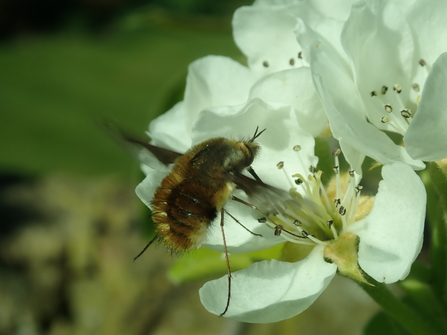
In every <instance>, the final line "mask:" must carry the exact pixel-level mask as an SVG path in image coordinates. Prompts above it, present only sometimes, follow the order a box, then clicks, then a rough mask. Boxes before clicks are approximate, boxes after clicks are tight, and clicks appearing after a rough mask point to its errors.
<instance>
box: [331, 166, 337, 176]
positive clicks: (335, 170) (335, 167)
mask: <svg viewBox="0 0 447 335" xmlns="http://www.w3.org/2000/svg"><path fill="white" fill-rule="evenodd" d="M332 171H334V173H335V174H338V166H334V167H332Z"/></svg>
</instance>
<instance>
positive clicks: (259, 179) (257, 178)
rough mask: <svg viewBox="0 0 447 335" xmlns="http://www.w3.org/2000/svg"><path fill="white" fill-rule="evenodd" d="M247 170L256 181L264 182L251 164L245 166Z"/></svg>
mask: <svg viewBox="0 0 447 335" xmlns="http://www.w3.org/2000/svg"><path fill="white" fill-rule="evenodd" d="M247 171H248V173H249V174H251V175H252V176H253V178H255V180H256V181H259V182H260V183H263V184H264V182H263V181H262V180H261V178H259V176H258V174H257V173H256V172H255V170H253V168H252V167H251V166H249V167H248V168H247Z"/></svg>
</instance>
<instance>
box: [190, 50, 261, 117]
mask: <svg viewBox="0 0 447 335" xmlns="http://www.w3.org/2000/svg"><path fill="white" fill-rule="evenodd" d="M254 81H255V78H254V76H253V74H252V72H251V71H250V69H248V68H247V67H245V66H243V65H241V64H240V63H238V62H236V61H234V60H232V59H231V58H228V57H223V56H207V57H204V58H201V59H198V60H196V61H195V62H193V63H191V65H190V66H189V71H188V77H187V79H186V90H185V104H186V106H187V111H188V113H190V115H191V116H192V121H193V120H194V119H195V118H196V117H197V115H198V114H199V113H200V111H201V110H202V109H204V108H207V107H213V106H231V105H238V104H242V103H245V102H246V101H247V97H248V93H249V90H250V87H251V86H252V85H253V84H254Z"/></svg>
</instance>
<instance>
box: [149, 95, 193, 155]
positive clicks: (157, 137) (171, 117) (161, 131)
mask: <svg viewBox="0 0 447 335" xmlns="http://www.w3.org/2000/svg"><path fill="white" fill-rule="evenodd" d="M189 123H190V121H189V115H188V113H187V110H186V109H185V102H184V101H181V102H179V103H177V104H176V105H175V106H174V107H172V108H171V109H170V110H169V111H167V112H166V113H164V114H162V115H160V116H159V117H158V118H156V119H155V120H153V121H152V122H151V123H150V125H149V132H148V133H147V134H148V135H149V136H150V137H151V139H152V142H151V143H152V144H154V145H156V146H159V147H162V148H166V149H171V150H174V151H176V152H180V153H184V152H185V151H186V150H188V149H189V148H190V147H191V127H190V125H189Z"/></svg>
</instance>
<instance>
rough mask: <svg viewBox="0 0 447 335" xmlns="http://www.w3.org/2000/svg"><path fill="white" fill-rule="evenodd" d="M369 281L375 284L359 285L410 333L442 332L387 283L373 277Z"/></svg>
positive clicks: (428, 334) (431, 334)
mask: <svg viewBox="0 0 447 335" xmlns="http://www.w3.org/2000/svg"><path fill="white" fill-rule="evenodd" d="M368 281H369V282H370V283H372V284H373V285H374V286H371V285H368V284H362V283H359V285H360V286H361V287H362V288H363V289H364V290H365V291H366V293H368V294H369V296H370V297H371V298H373V299H374V300H375V301H376V302H377V303H378V304H379V305H380V306H381V307H382V308H383V310H384V311H385V313H387V314H388V315H389V316H391V317H392V318H393V319H394V320H395V321H397V322H398V323H399V324H400V325H401V326H402V328H404V329H405V330H406V331H408V333H410V334H412V335H439V334H442V332H440V331H439V330H437V329H435V328H434V327H433V325H432V324H431V323H428V322H427V321H426V320H424V319H423V318H422V317H421V316H420V315H419V314H417V313H415V312H414V311H413V310H412V309H410V308H409V307H408V306H407V305H405V304H404V303H403V302H402V301H401V300H399V299H398V298H397V297H396V296H395V295H394V294H392V293H391V292H390V290H389V289H388V287H387V285H384V284H382V283H378V282H376V281H375V280H373V279H372V278H370V279H368Z"/></svg>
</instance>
